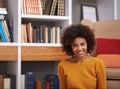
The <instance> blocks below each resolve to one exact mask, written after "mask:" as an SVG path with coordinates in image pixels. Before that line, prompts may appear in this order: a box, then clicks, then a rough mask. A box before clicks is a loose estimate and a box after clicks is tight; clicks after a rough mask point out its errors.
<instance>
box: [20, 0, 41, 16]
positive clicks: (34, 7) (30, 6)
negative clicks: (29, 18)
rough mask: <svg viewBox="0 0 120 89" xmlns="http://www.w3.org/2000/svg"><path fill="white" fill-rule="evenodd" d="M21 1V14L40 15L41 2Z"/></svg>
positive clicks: (33, 0)
mask: <svg viewBox="0 0 120 89" xmlns="http://www.w3.org/2000/svg"><path fill="white" fill-rule="evenodd" d="M21 1H22V6H21V7H22V8H21V10H22V14H32V15H41V14H42V4H41V0H21Z"/></svg>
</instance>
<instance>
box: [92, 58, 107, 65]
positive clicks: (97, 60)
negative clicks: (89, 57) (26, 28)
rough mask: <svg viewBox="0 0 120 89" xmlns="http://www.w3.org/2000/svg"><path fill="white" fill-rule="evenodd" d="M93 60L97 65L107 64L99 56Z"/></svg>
mask: <svg viewBox="0 0 120 89" xmlns="http://www.w3.org/2000/svg"><path fill="white" fill-rule="evenodd" d="M93 60H94V63H95V64H96V65H97V66H100V65H102V66H105V63H104V62H103V61H102V60H101V59H100V58H99V57H94V58H93Z"/></svg>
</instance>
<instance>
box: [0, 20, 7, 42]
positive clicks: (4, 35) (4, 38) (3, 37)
mask: <svg viewBox="0 0 120 89" xmlns="http://www.w3.org/2000/svg"><path fill="white" fill-rule="evenodd" d="M0 35H1V38H2V42H8V39H7V37H6V33H5V31H4V28H3V25H2V21H0Z"/></svg>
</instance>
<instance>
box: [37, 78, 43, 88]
mask: <svg viewBox="0 0 120 89" xmlns="http://www.w3.org/2000/svg"><path fill="white" fill-rule="evenodd" d="M36 89H42V81H41V80H36Z"/></svg>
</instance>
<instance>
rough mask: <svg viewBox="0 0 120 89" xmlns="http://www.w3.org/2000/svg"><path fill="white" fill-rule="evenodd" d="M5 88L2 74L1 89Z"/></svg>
mask: <svg viewBox="0 0 120 89" xmlns="http://www.w3.org/2000/svg"><path fill="white" fill-rule="evenodd" d="M3 88H4V81H3V75H2V74H0V89H3Z"/></svg>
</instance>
